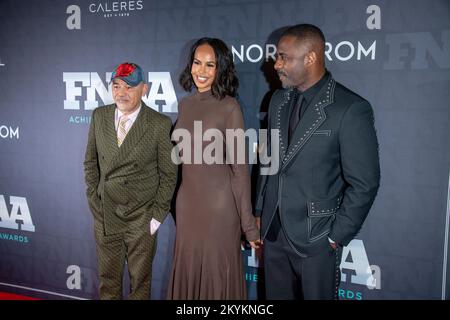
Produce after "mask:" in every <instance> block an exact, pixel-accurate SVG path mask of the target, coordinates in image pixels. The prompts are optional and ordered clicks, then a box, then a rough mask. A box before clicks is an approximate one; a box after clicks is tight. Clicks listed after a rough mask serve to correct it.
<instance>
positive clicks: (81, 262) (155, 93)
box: [0, 0, 450, 300]
mask: <svg viewBox="0 0 450 320" xmlns="http://www.w3.org/2000/svg"><path fill="white" fill-rule="evenodd" d="M297 23H313V24H316V25H318V26H320V27H321V28H322V30H323V31H324V33H325V36H326V38H327V47H326V58H327V67H328V69H329V70H330V71H331V72H332V73H333V75H334V76H335V78H336V79H337V80H338V81H340V82H342V83H343V84H344V85H346V86H348V87H349V88H351V89H352V90H354V91H356V92H357V93H359V94H360V95H362V96H363V97H365V98H367V99H368V100H369V101H370V102H371V103H372V106H373V108H374V111H375V120H376V128H377V131H378V137H379V142H380V157H381V170H382V171H381V172H382V180H381V187H380V191H379V194H378V197H377V199H376V201H375V204H374V206H373V208H372V210H371V212H370V214H369V217H368V219H367V221H366V223H365V225H364V227H363V229H362V230H361V232H360V234H359V235H358V237H357V239H355V240H353V241H352V242H351V244H350V245H349V246H348V247H346V248H345V249H344V253H343V258H342V263H341V269H342V274H343V277H342V283H341V287H340V290H339V297H340V298H341V299H356V300H361V299H441V298H449V296H450V291H449V278H450V272H449V267H448V266H449V264H448V261H447V260H448V259H447V254H448V252H449V250H448V242H449V240H448V230H449V198H448V192H449V191H448V187H449V164H450V143H449V138H450V129H449V128H450V123H449V118H450V115H449V101H450V2H449V1H446V0H433V1H421V0H399V1H388V0H386V1H367V0H354V1H347V0H345V1H344V0H339V1H335V0H333V1H331V0H330V1H325V0H322V1H316V0H295V1H283V0H211V1H207V0H190V1H189V0H164V1H157V0H123V1H119V0H117V1H113V0H102V1H93V0H91V1H85V0H73V1H72V0H70V1H69V0H61V1H51V0H42V1H13V0H6V1H5V0H2V1H0V291H7V292H16V293H21V294H26V295H31V296H35V297H40V298H52V299H63V298H69V299H80V298H83V299H96V298H98V295H97V286H98V280H97V270H96V254H95V246H94V238H93V232H92V218H91V214H90V212H89V209H88V206H87V201H86V197H85V184H84V178H83V165H82V164H83V159H84V151H85V145H86V139H87V132H88V127H89V123H90V119H91V118H90V116H91V113H92V110H93V109H95V108H96V107H98V106H100V105H103V104H107V103H110V102H112V97H111V88H110V87H109V86H108V80H109V78H110V72H111V71H112V69H113V67H114V66H115V65H116V64H118V63H120V62H124V61H133V62H136V63H138V64H140V65H141V66H142V67H143V69H144V70H145V75H146V77H147V79H148V80H149V82H150V84H151V87H150V92H149V94H148V96H147V97H145V99H144V100H145V102H146V103H147V104H148V105H149V106H151V107H152V108H154V109H155V110H158V111H160V112H163V113H165V114H168V115H170V116H171V118H172V119H173V120H175V119H176V117H177V107H178V102H179V101H180V99H181V98H182V97H183V96H184V95H186V93H185V92H183V90H182V89H181V88H180V86H179V84H178V75H179V73H180V71H181V70H182V68H183V67H184V64H185V61H186V54H187V50H188V48H189V47H190V45H191V44H192V43H193V41H194V40H195V39H197V38H199V37H203V36H211V37H219V38H222V39H223V40H224V41H225V42H226V43H227V44H228V45H229V47H230V48H231V50H232V52H233V56H234V62H235V64H236V67H237V70H238V75H239V79H240V83H241V86H240V89H239V100H240V103H241V106H242V109H243V112H244V116H245V122H246V126H247V128H256V129H258V128H259V127H260V124H261V123H262V120H263V119H264V116H265V112H266V108H267V101H268V99H269V98H270V93H271V92H273V90H274V89H275V88H276V87H277V86H278V85H279V84H278V83H277V81H276V77H274V73H273V69H272V67H273V61H272V58H273V57H274V53H275V50H276V46H275V44H276V42H277V39H278V36H279V34H280V32H281V31H282V30H283V28H285V27H286V26H288V25H292V24H297ZM174 234H175V224H174V221H173V219H172V217H171V216H170V215H169V217H168V218H167V219H166V221H165V222H164V224H163V226H162V228H161V230H160V232H159V235H158V241H159V242H158V250H157V256H156V260H155V263H154V269H153V284H152V290H153V292H152V296H153V298H154V299H164V297H165V294H166V286H167V282H168V277H169V271H170V267H171V259H172V253H173V243H174ZM242 254H243V256H244V262H245V265H246V280H247V283H248V288H249V297H250V298H251V299H257V298H258V293H259V291H258V290H259V285H261V284H262V279H261V266H260V262H259V260H258V255H257V254H255V252H254V251H252V250H249V249H248V248H243V251H242Z"/></svg>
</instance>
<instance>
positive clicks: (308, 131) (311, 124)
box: [281, 75, 336, 169]
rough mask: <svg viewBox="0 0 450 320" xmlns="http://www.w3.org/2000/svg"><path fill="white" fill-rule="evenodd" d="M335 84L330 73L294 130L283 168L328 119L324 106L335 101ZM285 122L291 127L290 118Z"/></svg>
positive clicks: (283, 159) (282, 162)
mask: <svg viewBox="0 0 450 320" xmlns="http://www.w3.org/2000/svg"><path fill="white" fill-rule="evenodd" d="M335 84H336V82H335V81H334V79H333V78H332V77H331V75H330V77H329V79H328V81H327V82H326V84H325V85H324V86H323V87H322V89H321V90H320V91H319V93H318V94H317V95H316V97H315V98H314V99H313V101H311V104H310V106H309V107H308V109H307V110H306V112H305V113H304V115H303V116H302V118H301V120H300V122H299V124H298V126H297V128H296V129H295V131H294V134H293V136H292V141H291V144H290V145H289V147H288V149H287V151H286V153H284V156H283V158H282V161H281V169H284V168H286V166H287V165H288V164H289V163H290V162H291V160H292V159H293V158H294V157H295V156H296V154H297V153H298V152H300V150H301V149H302V148H303V146H304V145H305V144H306V143H307V142H308V141H309V139H310V138H311V136H312V135H313V134H314V132H315V131H316V130H317V128H318V127H320V126H321V125H322V123H323V122H324V121H325V120H326V118H327V115H326V113H325V111H324V108H325V107H326V106H328V105H330V104H331V103H333V101H334V88H335ZM284 123H285V124H286V125H285V127H289V119H288V120H287V121H285V122H284Z"/></svg>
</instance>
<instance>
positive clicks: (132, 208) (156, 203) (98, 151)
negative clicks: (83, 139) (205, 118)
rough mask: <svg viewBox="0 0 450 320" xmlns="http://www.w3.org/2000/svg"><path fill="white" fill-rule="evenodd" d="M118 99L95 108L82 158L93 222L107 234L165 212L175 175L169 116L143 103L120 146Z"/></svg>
mask: <svg viewBox="0 0 450 320" xmlns="http://www.w3.org/2000/svg"><path fill="white" fill-rule="evenodd" d="M115 108H116V106H115V104H112V105H107V106H103V107H99V108H97V109H95V110H94V112H93V113H92V119H91V126H90V129H89V136H88V143H87V148H86V155H85V161H84V173H85V180H86V184H87V192H86V194H87V199H88V203H89V206H90V208H91V211H92V214H93V216H94V221H95V223H94V224H95V227H96V229H97V230H98V229H99V228H101V229H103V231H104V234H105V235H111V234H117V233H121V232H124V231H125V230H130V229H139V228H141V229H142V228H148V227H149V222H150V220H151V218H155V219H156V220H158V221H160V222H162V221H163V220H164V218H165V217H166V215H167V213H168V211H169V208H170V202H171V200H172V195H173V191H174V188H175V184H176V179H177V167H176V165H175V164H174V163H173V162H172V161H171V157H170V154H171V150H172V146H173V145H172V142H171V140H170V130H171V127H172V122H171V120H170V119H169V118H168V117H167V116H165V115H163V114H160V113H158V112H156V111H154V110H152V109H151V108H149V107H147V106H146V105H145V104H144V103H143V102H142V108H141V111H140V112H139V114H138V117H137V118H136V120H135V122H134V124H133V126H132V127H131V128H130V130H129V132H128V134H127V136H126V138H125V140H124V141H123V143H122V145H121V146H120V148H119V147H118V145H117V133H116V130H115V126H114V117H115Z"/></svg>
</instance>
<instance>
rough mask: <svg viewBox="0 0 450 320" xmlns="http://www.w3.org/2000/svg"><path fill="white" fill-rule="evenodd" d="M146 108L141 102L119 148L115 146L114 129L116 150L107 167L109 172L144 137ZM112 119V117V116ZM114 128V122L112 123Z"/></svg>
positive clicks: (146, 127)
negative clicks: (139, 108)
mask: <svg viewBox="0 0 450 320" xmlns="http://www.w3.org/2000/svg"><path fill="white" fill-rule="evenodd" d="M147 108H148V107H147V106H146V105H145V103H144V102H142V107H141V110H140V111H139V114H138V116H137V118H136V120H135V121H134V123H133V125H132V126H131V128H130V130H129V131H128V133H127V135H126V137H125V140H124V141H123V142H122V144H121V146H120V148H119V147H118V146H117V133H116V130H115V128H114V127H113V129H114V139H115V147H116V148H117V149H118V152H117V155H116V157H115V158H114V159H113V160H112V161H111V163H110V165H109V168H108V169H109V170H111V169H112V168H113V167H114V165H115V164H117V163H121V161H122V159H123V158H125V157H127V156H129V155H130V153H131V152H132V151H133V149H134V147H135V146H136V145H137V144H138V143H139V140H140V139H141V137H142V136H143V135H144V133H145V131H147V129H148V126H146V123H147V121H148V120H147V115H148V110H147ZM113 119H114V116H113ZM113 126H114V121H113Z"/></svg>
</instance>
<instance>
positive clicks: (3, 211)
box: [0, 194, 35, 243]
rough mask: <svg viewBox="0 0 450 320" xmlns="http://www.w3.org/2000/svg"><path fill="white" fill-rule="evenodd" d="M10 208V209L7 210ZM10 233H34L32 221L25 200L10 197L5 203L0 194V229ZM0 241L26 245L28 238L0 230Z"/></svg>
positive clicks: (3, 197)
mask: <svg viewBox="0 0 450 320" xmlns="http://www.w3.org/2000/svg"><path fill="white" fill-rule="evenodd" d="M9 207H10V209H9ZM1 228H5V229H9V230H10V231H12V230H14V231H28V232H35V227H34V224H33V220H32V219H31V214H30V209H29V208H28V203H27V199H26V198H24V197H15V196H10V197H9V202H8V203H7V202H6V199H5V196H4V195H2V194H0V229H1ZM0 240H7V241H15V242H22V243H28V242H29V240H28V237H27V236H25V235H22V234H10V233H6V232H3V231H1V230H0Z"/></svg>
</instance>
